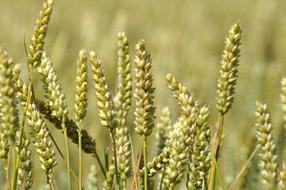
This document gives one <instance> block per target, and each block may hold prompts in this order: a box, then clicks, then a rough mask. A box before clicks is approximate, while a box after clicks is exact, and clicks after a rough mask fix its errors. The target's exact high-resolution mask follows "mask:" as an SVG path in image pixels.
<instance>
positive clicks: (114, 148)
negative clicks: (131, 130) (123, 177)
mask: <svg viewBox="0 0 286 190" xmlns="http://www.w3.org/2000/svg"><path fill="white" fill-rule="evenodd" d="M110 134H111V138H112V146H113V154H114V166H115V177H116V189H117V190H120V179H119V173H118V167H117V151H116V140H115V129H112V130H111V132H110Z"/></svg>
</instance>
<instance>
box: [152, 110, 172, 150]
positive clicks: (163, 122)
mask: <svg viewBox="0 0 286 190" xmlns="http://www.w3.org/2000/svg"><path fill="white" fill-rule="evenodd" d="M170 115H171V114H170V110H169V108H168V107H164V108H163V109H162V111H161V114H160V117H159V121H158V123H156V126H155V130H156V138H157V140H158V153H157V154H158V155H159V154H161V153H162V152H163V149H164V147H165V145H166V140H167V138H168V135H169V131H171V125H172V121H171V118H170Z"/></svg>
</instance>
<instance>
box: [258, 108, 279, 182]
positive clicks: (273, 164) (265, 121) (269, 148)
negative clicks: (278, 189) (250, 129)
mask: <svg viewBox="0 0 286 190" xmlns="http://www.w3.org/2000/svg"><path fill="white" fill-rule="evenodd" d="M255 126H256V138H257V144H258V146H259V148H260V152H259V157H260V163H259V166H260V170H261V171H260V173H261V176H262V178H263V183H265V184H269V185H274V184H275V183H276V178H277V155H276V145H275V142H274V140H273V136H272V123H271V119H270V113H269V110H268V107H267V105H266V104H262V103H260V102H256V124H255Z"/></svg>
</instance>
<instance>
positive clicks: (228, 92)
mask: <svg viewBox="0 0 286 190" xmlns="http://www.w3.org/2000/svg"><path fill="white" fill-rule="evenodd" d="M52 7H53V1H52V0H47V1H46V2H45V3H44V5H43V8H42V10H41V12H40V15H39V18H38V19H37V22H36V25H35V28H34V32H33V35H32V37H31V41H30V44H29V46H28V48H27V65H28V71H29V80H28V81H27V82H24V81H23V80H22V79H21V78H20V69H19V66H18V65H17V64H14V63H13V60H12V59H11V58H9V56H8V55H7V52H6V51H5V50H4V49H3V48H0V124H1V126H0V157H1V159H2V161H3V162H4V163H5V173H6V182H7V189H11V190H15V189H31V188H32V185H33V173H32V165H33V163H32V160H31V149H32V148H35V150H36V151H35V152H36V153H37V157H35V158H38V159H39V161H40V163H41V169H42V170H43V172H44V174H45V176H46V183H47V187H48V188H49V189H55V187H54V184H55V178H54V175H53V170H54V167H56V166H57V164H58V163H59V162H62V164H65V165H66V168H67V175H68V176H67V179H68V189H76V188H75V187H72V183H71V180H72V178H74V179H76V181H77V184H78V189H83V188H84V185H83V182H82V178H83V174H82V152H85V153H86V154H89V155H91V156H92V157H94V158H95V159H96V161H97V162H98V166H99V167H98V168H99V169H98V170H97V168H95V166H93V167H91V172H90V176H89V178H88V180H87V181H88V183H87V185H86V187H85V188H86V189H141V188H144V189H145V190H146V189H174V188H175V187H176V185H178V184H179V183H181V182H182V181H183V180H184V179H186V182H185V184H186V187H187V189H193V190H195V189H208V190H213V189H215V188H216V187H220V188H221V189H225V187H224V186H223V183H222V179H221V175H220V173H219V165H218V164H217V160H218V159H219V155H220V146H221V142H222V140H223V138H222V137H223V129H224V118H225V116H226V114H227V113H228V112H229V110H230V109H231V106H232V103H233V100H234V92H235V85H236V83H237V77H238V66H239V57H240V43H241V37H242V29H241V27H240V25H239V23H235V24H234V25H233V26H232V27H231V28H230V30H229V32H228V34H227V37H226V39H225V46H224V51H223V53H222V60H221V65H220V66H221V67H220V70H219V79H218V82H217V98H216V108H217V111H218V113H219V114H218V115H219V116H218V122H217V124H216V125H214V126H216V129H215V130H214V131H215V134H214V138H213V140H212V138H211V136H212V135H211V133H210V127H209V126H210V125H209V124H208V116H209V108H208V106H206V105H203V104H202V103H201V102H200V101H199V100H198V99H197V98H195V97H194V96H193V94H192V93H190V92H189V91H188V90H187V88H186V87H185V86H184V85H183V84H181V83H180V82H178V81H177V80H176V79H175V77H174V76H173V75H172V74H167V76H166V80H167V84H168V87H169V89H170V90H171V91H172V93H173V96H174V98H175V100H176V102H177V104H178V107H179V110H180V113H179V116H178V118H177V119H176V120H173V121H172V120H171V118H170V111H169V109H168V108H167V107H166V108H164V109H163V110H162V112H161V115H160V117H159V119H158V121H155V107H154V90H155V88H154V87H153V76H152V74H151V67H152V61H151V56H150V54H149V52H148V51H147V50H146V46H145V42H144V40H140V41H139V42H138V43H137V44H136V46H135V52H136V55H135V59H134V61H133V67H134V69H133V70H134V71H132V61H131V57H130V54H129V42H128V38H127V36H126V35H125V33H123V32H121V33H119V34H118V54H117V55H118V62H117V64H118V65H117V68H118V69H117V75H118V76H117V86H116V94H114V95H113V94H111V92H110V89H109V88H108V85H107V81H106V77H105V73H104V71H103V69H102V63H101V60H100V59H99V58H98V56H97V55H96V53H95V52H94V51H88V50H81V51H80V52H79V58H78V61H77V76H76V88H75V89H76V90H75V92H76V93H75V105H74V110H75V114H74V119H71V118H70V116H69V113H68V109H67V103H66V98H65V95H64V93H63V92H62V87H61V85H60V84H59V80H58V76H57V75H56V72H55V70H54V67H53V63H52V61H51V59H50V58H49V56H48V54H47V53H46V52H45V51H44V41H45V37H46V33H47V28H48V23H49V20H50V17H51V13H52ZM88 65H90V66H91V70H92V73H93V79H94V81H93V82H94V87H95V90H96V93H95V96H96V98H97V106H98V109H99V118H100V123H101V125H102V126H104V127H105V128H106V129H107V130H108V132H109V133H110V138H111V141H112V146H113V149H112V159H110V161H109V162H107V163H105V164H103V163H102V161H101V159H102V158H101V156H100V155H99V154H98V152H97V150H96V141H95V140H94V139H93V138H92V137H91V136H90V135H89V134H88V132H87V131H86V130H84V129H83V128H84V118H85V115H86V108H87V104H88V103H87V89H88V88H87V84H88V80H87V79H88V77H87V70H88ZM36 73H38V74H40V76H41V79H42V84H43V89H44V91H45V96H44V100H39V98H37V97H36V96H35V93H34V90H33V80H34V75H35V74H36ZM133 73H134V75H133ZM281 85H282V90H281V102H282V105H283V106H282V109H283V111H284V112H285V113H286V78H285V79H282V82H281ZM132 97H134V101H135V111H134V127H135V131H136V133H137V134H138V135H139V136H140V137H141V138H142V140H143V142H144V143H143V149H142V151H141V152H140V154H139V155H138V157H136V156H132V143H131V137H130V133H129V128H128V126H127V116H128V113H129V110H130V108H131V102H132V101H131V100H132ZM256 105H257V107H256V119H257V120H256V125H255V126H256V129H257V133H256V134H257V135H256V136H257V142H256V143H257V146H256V147H255V148H254V150H253V152H252V154H251V155H250V157H249V159H248V161H247V163H245V164H244V167H243V168H242V169H241V171H240V172H239V174H238V175H237V177H236V178H235V180H234V181H233V183H232V184H231V185H230V186H229V187H228V189H234V188H235V186H236V183H237V182H238V181H239V179H240V177H241V176H242V174H243V172H245V170H246V168H247V167H248V164H249V162H250V160H251V159H252V158H253V156H254V155H255V153H258V158H259V160H258V163H257V164H258V165H259V169H260V177H261V179H262V180H261V183H264V184H265V185H264V186H263V187H264V188H265V189H286V164H284V165H283V166H281V168H280V169H279V166H278V163H277V152H276V148H275V143H274V139H273V136H272V134H271V133H272V124H271V119H270V113H269V111H268V106H267V105H266V104H263V103H260V102H257V103H256ZM20 113H21V114H20ZM284 120H286V118H284ZM47 122H49V123H51V124H52V125H51V126H54V127H55V128H57V129H59V130H61V131H62V132H63V135H64V138H65V141H64V142H65V150H66V157H65V158H64V157H63V156H62V160H60V161H58V160H56V158H55V155H56V151H60V150H59V149H57V146H56V144H55V142H54V140H53V138H52V136H51V134H50V132H49V128H48V125H47ZM153 130H154V131H155V132H156V133H157V134H156V136H157V138H158V144H157V145H158V146H157V149H158V150H157V155H156V156H155V157H154V158H153V159H152V160H148V157H147V153H148V148H150V146H148V137H149V136H150V134H151V133H152V131H153ZM69 141H71V142H73V143H75V144H77V145H79V146H78V161H79V162H78V168H79V169H78V173H76V172H73V171H72V170H71V163H70V149H69ZM132 158H133V159H132ZM2 171H4V170H2ZM99 172H102V175H103V176H104V182H103V183H102V184H100V183H99V180H98V179H97V176H98V173H99Z"/></svg>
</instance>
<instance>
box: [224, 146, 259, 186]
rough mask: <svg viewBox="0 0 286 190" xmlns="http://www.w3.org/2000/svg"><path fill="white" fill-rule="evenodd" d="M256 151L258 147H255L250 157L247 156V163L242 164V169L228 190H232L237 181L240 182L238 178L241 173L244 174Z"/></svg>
mask: <svg viewBox="0 0 286 190" xmlns="http://www.w3.org/2000/svg"><path fill="white" fill-rule="evenodd" d="M257 150H258V147H256V148H255V149H254V150H253V151H252V153H251V155H250V156H249V158H248V159H247V161H246V162H245V163H244V165H243V166H242V168H241V169H240V171H239V173H238V174H237V176H236V177H235V179H234V180H233V182H232V183H231V184H230V186H229V188H228V190H232V189H234V187H235V185H236V184H237V183H238V181H239V180H240V178H241V177H242V175H243V173H244V172H245V170H246V169H247V168H248V166H249V164H250V162H251V160H252V159H253V158H254V156H255V154H256V152H257Z"/></svg>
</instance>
